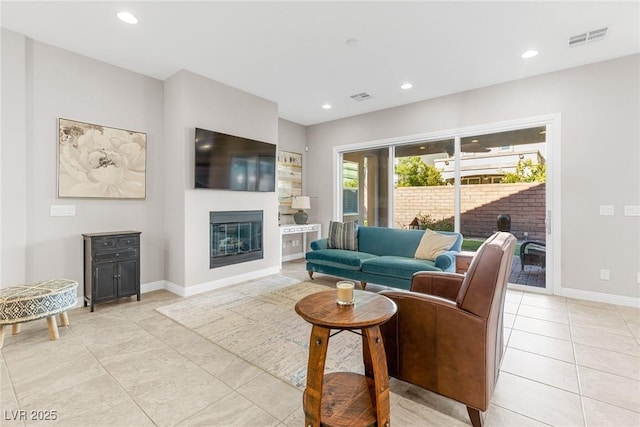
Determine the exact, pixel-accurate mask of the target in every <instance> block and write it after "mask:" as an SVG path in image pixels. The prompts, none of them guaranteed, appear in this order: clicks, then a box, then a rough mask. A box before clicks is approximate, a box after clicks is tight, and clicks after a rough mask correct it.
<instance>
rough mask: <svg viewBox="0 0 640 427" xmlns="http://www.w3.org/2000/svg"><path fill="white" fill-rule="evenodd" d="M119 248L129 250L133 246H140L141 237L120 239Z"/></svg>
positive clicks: (123, 237)
mask: <svg viewBox="0 0 640 427" xmlns="http://www.w3.org/2000/svg"><path fill="white" fill-rule="evenodd" d="M117 246H118V247H119V248H129V247H132V246H140V237H139V236H122V237H118V243H117Z"/></svg>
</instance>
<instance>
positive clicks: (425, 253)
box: [414, 229, 458, 261]
mask: <svg viewBox="0 0 640 427" xmlns="http://www.w3.org/2000/svg"><path fill="white" fill-rule="evenodd" d="M456 240H458V236H455V235H451V234H440V233H436V232H435V231H432V230H429V229H426V230H425V231H424V235H423V236H422V239H420V244H419V245H418V248H417V249H416V252H415V254H414V258H418V259H428V260H432V261H433V260H435V259H436V258H437V257H438V255H440V254H441V253H443V252H445V251H447V250H449V249H450V248H451V247H452V246H453V244H454V243H456Z"/></svg>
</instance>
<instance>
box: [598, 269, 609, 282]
mask: <svg viewBox="0 0 640 427" xmlns="http://www.w3.org/2000/svg"><path fill="white" fill-rule="evenodd" d="M609 278H610V275H609V270H607V269H605V268H602V269H600V280H609Z"/></svg>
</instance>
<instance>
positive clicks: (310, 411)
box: [296, 290, 397, 427]
mask: <svg viewBox="0 0 640 427" xmlns="http://www.w3.org/2000/svg"><path fill="white" fill-rule="evenodd" d="M336 297H337V293H336V291H335V290H332V291H324V292H318V293H315V294H311V295H308V296H306V297H304V298H302V299H301V300H300V301H298V303H297V304H296V312H297V313H298V314H299V315H300V316H301V317H302V318H303V319H304V320H306V321H307V322H309V323H311V324H312V325H313V327H312V330H311V338H310V340H309V362H308V365H307V388H306V389H305V391H304V395H303V407H304V414H305V426H306V427H320V425H321V424H322V425H323V426H354V427H355V426H373V425H377V426H379V427H389V426H390V425H391V421H390V410H389V375H388V372H387V360H386V355H385V352H384V344H383V342H382V335H381V334H380V328H379V326H380V325H381V324H383V323H385V322H386V321H387V320H389V319H390V318H391V317H392V316H393V315H394V314H395V313H396V310H397V307H396V304H395V303H394V302H393V301H391V300H390V299H389V298H387V297H385V296H383V295H379V294H376V293H373V292H365V291H360V290H356V291H354V299H355V304H354V305H352V306H339V305H338V304H337V303H336ZM332 329H337V330H354V329H360V330H361V331H362V356H363V361H364V368H365V375H360V374H356V373H353V372H334V373H329V374H327V375H324V367H325V360H326V357H327V347H328V344H329V337H330V334H331V330H332Z"/></svg>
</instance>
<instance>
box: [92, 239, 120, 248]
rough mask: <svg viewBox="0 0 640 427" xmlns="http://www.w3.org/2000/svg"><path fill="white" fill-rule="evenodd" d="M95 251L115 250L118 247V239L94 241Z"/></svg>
mask: <svg viewBox="0 0 640 427" xmlns="http://www.w3.org/2000/svg"><path fill="white" fill-rule="evenodd" d="M92 244H93V249H94V250H97V249H113V248H115V247H116V239H115V238H114V237H104V238H100V239H93V240H92Z"/></svg>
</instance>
